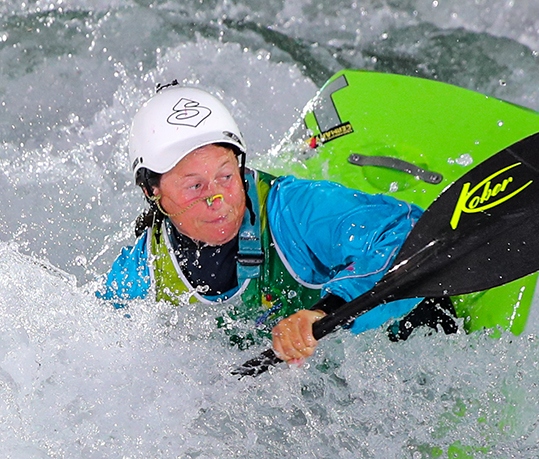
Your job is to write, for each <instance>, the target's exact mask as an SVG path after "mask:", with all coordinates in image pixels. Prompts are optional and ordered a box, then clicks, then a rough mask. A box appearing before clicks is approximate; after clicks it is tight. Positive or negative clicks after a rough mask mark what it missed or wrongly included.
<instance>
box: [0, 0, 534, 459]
mask: <svg viewBox="0 0 539 459" xmlns="http://www.w3.org/2000/svg"><path fill="white" fill-rule="evenodd" d="M466 3H467V4H465V5H463V4H462V2H458V1H456V0H454V1H443V0H439V1H437V2H431V1H419V0H416V1H414V0H408V1H399V2H397V1H389V0H386V1H376V0H370V1H368V2H352V1H334V0H333V1H331V2H330V1H325V0H324V1H314V0H313V1H307V0H294V1H289V2H284V1H276V0H265V1H263V2H262V1H249V2H247V1H243V2H239V1H237V2H233V1H217V0H215V1H211V2H208V1H200V2H199V1H185V2H174V1H168V2H166V1H156V2H151V1H149V0H148V1H142V0H141V1H136V2H135V1H133V2H124V1H112V2H111V1H107V2H104V1H103V2H101V1H90V0H77V1H75V0H73V1H68V0H64V1H62V0H57V1H48V2H42V1H31V2H20V1H9V0H8V1H4V2H3V3H2V4H1V5H0V15H1V17H0V24H1V27H0V68H1V73H0V94H1V105H0V110H1V111H0V113H1V115H0V133H1V136H2V137H1V138H2V144H1V147H0V166H1V167H0V170H1V173H0V185H1V186H2V189H3V202H2V206H1V208H0V223H1V224H0V329H1V333H0V454H1V456H2V457H5V458H15V459H19V458H23V459H24V458H85V459H86V458H118V457H125V458H139V457H140V458H143V457H144V458H147V457H152V458H172V457H181V458H184V457H186V458H195V457H196V458H217V457H219V458H221V457H222V458H225V457H226V458H229V457H259V458H275V457H283V458H284V457H287V458H288V457H294V458H296V457H297V458H313V457H316V458H326V457H342V458H358V457H361V458H381V459H382V458H383V459H387V458H403V457H410V458H413V459H419V458H422V457H429V454H428V451H429V446H431V447H440V448H442V449H443V450H444V454H445V452H446V451H447V449H448V447H449V445H452V444H454V443H455V442H460V443H462V444H463V445H469V446H471V447H474V448H475V449H476V450H477V448H480V447H485V448H486V450H484V451H483V452H481V451H479V452H477V451H476V453H475V457H481V456H485V457H519V458H527V457H529V458H532V457H536V456H537V455H538V453H539V447H538V446H537V442H538V441H539V431H538V430H537V427H538V423H539V389H538V387H537V380H538V379H539V368H538V365H537V362H536V358H535V356H536V355H537V338H536V336H535V334H533V333H530V335H527V336H521V337H512V336H510V335H503V336H502V338H501V339H499V340H493V339H491V338H488V337H487V336H483V335H481V334H475V335H464V334H459V335H454V336H449V337H448V336H443V335H436V336H421V335H418V336H414V337H413V338H411V339H410V340H408V341H407V342H405V343H399V344H392V343H390V342H389V341H388V340H387V339H386V338H385V337H384V335H383V333H381V332H370V333H366V334H364V335H362V336H359V337H352V336H349V335H347V334H346V333H340V334H338V335H336V336H334V337H331V338H329V339H326V340H324V341H323V342H322V343H321V346H320V350H319V351H318V353H317V355H316V356H315V358H313V359H312V360H311V362H310V365H309V366H308V367H306V368H303V369H294V370H287V369H284V368H278V369H276V370H274V371H273V372H272V373H271V374H268V375H265V376H262V377H260V378H257V379H244V380H241V381H238V380H236V379H235V378H233V377H231V376H230V375H229V369H230V368H231V367H233V366H234V365H235V364H238V363H241V362H243V361H244V360H245V359H246V358H250V357H251V356H253V355H255V354H256V352H257V351H259V350H260V349H254V350H250V351H247V352H240V351H237V350H234V349H231V348H229V347H228V346H227V345H226V340H225V338H224V337H223V336H221V335H220V334H219V332H217V331H216V330H215V329H214V319H213V317H214V316H215V315H217V314H218V311H211V310H207V309H205V308H203V307H201V306H192V307H190V308H187V309H180V310H178V309H175V308H170V307H168V306H166V305H164V304H155V303H153V302H151V301H148V302H139V303H136V304H135V305H133V307H132V308H131V310H130V314H131V318H126V317H124V315H123V313H122V312H119V311H115V310H113V309H112V308H111V307H109V306H106V305H103V304H101V303H100V302H98V301H96V300H95V299H94V297H93V281H94V278H95V276H96V275H98V274H100V273H103V272H104V271H105V270H106V269H107V267H108V266H109V265H110V263H111V262H112V260H113V259H114V257H115V255H116V254H117V252H118V250H119V248H120V247H121V246H122V245H124V244H127V243H129V242H132V240H133V234H132V233H133V221H134V219H135V217H136V216H137V214H138V212H139V211H140V210H141V209H142V208H143V207H144V202H143V199H142V197H141V195H140V192H138V191H137V190H136V189H135V188H134V186H133V183H132V179H131V176H130V173H129V168H128V164H127V154H126V153H127V152H126V141H127V129H128V126H129V123H130V120H131V118H132V116H133V114H134V112H135V110H136V108H137V107H138V106H139V105H140V103H141V101H142V100H144V99H146V98H147V97H148V96H149V95H151V94H152V91H153V88H154V86H155V84H156V83H158V82H167V81H170V80H171V79H173V78H177V79H178V80H180V81H182V82H185V83H189V84H198V85H200V86H202V87H204V88H206V89H209V90H211V91H213V92H215V93H217V94H219V95H220V96H221V97H222V98H223V100H224V101H225V103H226V104H227V105H228V106H229V107H230V108H231V110H232V111H233V113H234V115H235V116H236V118H237V120H238V122H239V124H240V125H241V126H242V130H243V131H244V134H245V136H246V138H247V141H248V144H249V145H250V149H251V152H252V153H251V161H253V163H255V164H256V163H263V161H264V153H265V152H266V151H267V150H268V149H269V148H270V147H271V146H272V145H273V144H274V143H275V142H276V141H278V139H279V138H280V137H281V136H282V135H283V133H284V132H285V131H286V129H287V128H288V127H289V126H290V125H291V124H292V122H293V121H294V120H295V119H296V117H297V116H298V114H299V112H300V110H301V109H302V108H303V106H304V104H305V103H306V102H307V101H308V99H309V98H310V97H312V96H313V95H314V93H315V91H316V89H317V88H318V87H319V86H320V85H321V84H322V83H323V81H324V80H325V79H326V78H327V77H328V76H330V75H331V74H332V73H333V72H334V71H336V70H338V69H340V68H342V67H343V66H347V67H357V68H369V69H375V70H380V71H393V72H399V73H406V74H417V75H421V76H427V77H430V78H437V79H439V80H441V81H447V82H450V83H455V84H458V85H460V86H464V87H468V88H471V89H475V90H478V91H481V92H484V93H487V94H491V95H494V96H497V97H501V98H505V99H507V100H510V101H513V102H516V103H519V104H522V105H525V106H528V107H530V108H533V109H536V110H537V109H539V92H538V91H539V89H538V88H539V85H538V78H537V75H538V70H539V69H538V67H539V66H538V60H537V59H538V58H537V53H538V52H539V21H538V20H537V17H538V13H539V7H538V6H536V4H535V3H534V2H532V1H531V0H529V1H523V2H510V1H505V0H504V1H501V0H495V1H491V2H486V1H479V0H476V1H475V2H466ZM532 330H533V329H532ZM430 451H431V453H432V454H431V456H435V455H436V450H430Z"/></svg>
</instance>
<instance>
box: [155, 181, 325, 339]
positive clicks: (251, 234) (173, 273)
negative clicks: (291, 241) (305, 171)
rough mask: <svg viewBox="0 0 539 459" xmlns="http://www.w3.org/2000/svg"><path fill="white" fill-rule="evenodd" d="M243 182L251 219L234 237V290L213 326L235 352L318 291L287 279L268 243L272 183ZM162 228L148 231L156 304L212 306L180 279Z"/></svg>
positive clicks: (304, 305)
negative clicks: (236, 242)
mask: <svg viewBox="0 0 539 459" xmlns="http://www.w3.org/2000/svg"><path fill="white" fill-rule="evenodd" d="M245 176H246V179H247V183H248V187H247V188H248V196H249V198H250V199H251V202H252V204H253V209H254V211H255V219H254V222H251V219H250V215H249V212H246V213H245V217H244V220H243V222H242V226H241V228H240V232H239V252H238V261H237V274H238V289H237V291H236V292H234V293H233V294H231V295H230V297H229V298H226V299H225V300H224V301H223V299H220V300H218V302H220V303H222V302H224V303H225V304H227V305H229V306H230V307H229V308H228V311H227V314H226V315H227V317H225V316H223V317H219V318H218V326H219V327H221V328H225V329H226V330H227V333H228V335H229V336H230V339H231V341H232V342H233V343H234V344H236V345H238V346H239V347H240V348H246V347H248V346H249V345H250V344H252V343H253V342H258V341H259V338H261V337H265V336H268V335H269V332H270V331H271V328H273V326H274V325H275V324H276V323H277V321H278V320H279V319H280V318H283V317H287V316H289V315H291V314H293V313H294V312H296V311H298V310H299V309H307V308H309V307H310V306H311V305H313V304H314V303H315V302H316V301H317V300H318V299H319V298H320V290H319V289H316V288H313V286H312V285H309V286H307V285H302V284H301V283H300V282H299V281H297V280H296V279H295V278H294V276H293V275H292V274H290V272H289V271H288V270H287V268H286V265H285V261H284V260H282V259H281V257H280V255H279V252H278V251H277V249H276V246H275V242H274V241H273V239H272V236H271V231H270V229H269V228H268V225H267V218H266V208H265V207H266V206H265V205H266V198H267V196H268V193H269V190H270V188H271V184H272V181H273V179H274V178H275V177H273V176H270V175H269V174H265V173H263V172H258V171H246V174H245ZM165 224H166V223H165V222H164V221H163V222H162V223H161V228H157V227H153V228H149V229H148V231H151V238H149V239H150V250H151V252H150V253H151V254H152V255H153V256H152V257H150V258H151V259H153V262H152V263H151V267H150V268H151V270H152V277H153V279H154V285H155V291H156V300H157V301H159V300H165V301H168V302H170V303H172V304H175V305H181V304H182V303H183V304H185V303H186V302H187V301H189V302H197V301H198V302H202V303H214V302H215V301H212V300H210V299H208V298H206V297H204V293H203V290H202V289H200V288H199V289H197V288H195V287H194V286H192V285H191V284H190V283H189V281H188V280H187V278H186V276H185V275H184V274H183V273H182V271H181V268H180V267H179V265H178V262H177V259H176V256H175V254H174V251H173V248H172V244H171V242H170V239H169V236H168V231H166V230H165V227H164V225H165ZM158 230H159V231H158ZM157 234H160V237H158V236H157ZM253 323H254V327H253Z"/></svg>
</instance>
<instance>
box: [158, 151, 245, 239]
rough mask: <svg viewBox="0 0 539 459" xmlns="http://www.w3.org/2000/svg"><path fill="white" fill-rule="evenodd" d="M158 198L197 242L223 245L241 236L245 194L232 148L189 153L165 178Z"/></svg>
mask: <svg viewBox="0 0 539 459" xmlns="http://www.w3.org/2000/svg"><path fill="white" fill-rule="evenodd" d="M154 194H155V195H160V196H161V201H160V202H161V206H162V207H163V209H164V210H165V211H166V212H167V213H168V214H171V216H170V219H171V221H172V223H174V225H175V226H176V228H178V230H179V231H180V232H181V233H183V234H185V235H186V236H188V237H190V238H191V239H193V240H196V241H201V242H205V243H207V244H209V245H221V244H225V243H226V242H229V241H230V240H232V239H233V238H234V236H236V234H238V232H239V229H240V226H241V223H242V221H243V215H244V213H245V191H244V188H243V183H242V180H241V175H240V168H239V165H238V160H237V158H236V155H235V154H234V152H233V151H232V150H231V149H229V148H226V147H221V146H218V145H206V146H204V147H201V148H198V149H197V150H194V151H193V152H191V153H189V154H188V155H187V156H186V157H185V158H183V159H182V160H181V161H180V162H179V163H178V164H176V166H175V167H174V168H173V169H171V170H170V171H168V172H166V173H164V174H163V175H162V176H161V181H160V183H159V187H158V188H156V189H155V190H154ZM208 198H210V199H208ZM211 198H213V201H211Z"/></svg>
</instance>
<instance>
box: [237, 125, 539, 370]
mask: <svg viewBox="0 0 539 459" xmlns="http://www.w3.org/2000/svg"><path fill="white" fill-rule="evenodd" d="M537 270H539V133H538V134H534V135H532V136H530V137H527V138H525V139H523V140H521V141H519V142H517V143H515V144H513V145H511V146H510V147H508V148H506V149H504V150H502V151H500V152H499V153H497V154H496V155H494V156H492V157H491V158H489V159H487V160H486V161H484V162H482V163H481V164H479V165H478V166H476V167H474V168H473V169H471V170H470V171H469V172H467V173H466V174H465V175H464V176H462V177H461V178H460V179H459V180H457V181H456V182H454V183H453V184H452V185H451V186H450V187H448V188H446V189H445V190H444V192H442V194H441V195H440V196H439V197H438V198H437V199H436V200H435V201H434V202H433V203H432V204H431V205H430V206H429V208H428V209H427V210H426V211H425V213H424V214H423V215H422V217H421V218H420V219H419V221H418V222H417V224H416V225H415V227H414V229H413V230H412V232H411V233H410V235H409V236H408V238H407V239H406V241H405V242H404V244H403V246H402V248H401V250H400V252H399V254H398V255H397V257H396V259H395V260H394V262H393V264H392V266H391V268H390V269H389V270H388V271H387V273H386V274H385V275H384V277H383V278H382V279H381V280H380V281H379V282H378V283H377V284H376V285H375V286H374V287H373V288H372V290H370V291H368V292H366V293H364V294H363V295H361V296H359V297H358V298H356V299H354V300H352V301H350V302H349V303H346V304H344V305H343V306H341V307H340V308H339V309H338V310H337V311H335V312H333V313H330V314H328V315H327V316H325V317H324V318H322V319H321V320H320V321H318V322H316V323H315V324H314V325H313V334H314V336H315V338H316V339H320V338H322V337H323V336H325V335H327V334H328V333H331V332H332V331H334V330H335V329H337V328H339V327H340V326H342V325H345V324H348V323H351V322H352V321H353V320H354V319H355V318H357V317H358V316H359V315H361V314H363V313H365V312H367V311H369V310H371V309H373V308H374V307H376V306H378V305H379V304H382V303H385V302H389V301H393V300H397V299H403V298H414V297H438V296H447V295H449V296H452V295H462V294H465V293H470V292H475V291H480V290H486V289H490V288H493V287H496V286H499V285H502V284H505V283H508V282H511V281H512V280H515V279H518V278H520V277H524V276H526V275H528V274H530V273H532V272H535V271H537ZM277 362H279V359H278V358H277V357H276V356H275V354H273V352H272V351H271V350H268V351H266V352H265V353H263V354H262V355H261V356H260V357H258V358H255V359H252V360H250V361H249V362H245V364H244V365H243V366H242V367H239V368H238V369H236V370H234V371H233V374H238V375H242V376H244V375H252V376H256V375H257V374H260V373H261V372H263V371H265V369H267V368H268V367H269V366H270V365H274V364H275V363H277Z"/></svg>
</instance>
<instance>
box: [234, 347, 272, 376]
mask: <svg viewBox="0 0 539 459" xmlns="http://www.w3.org/2000/svg"><path fill="white" fill-rule="evenodd" d="M279 362H282V360H281V359H280V358H279V357H277V356H276V355H275V352H273V349H267V350H265V351H264V352H262V353H261V354H260V355H259V356H258V357H255V358H254V359H251V360H247V362H245V363H244V364H243V365H242V366H241V367H238V368H236V369H234V370H232V371H231V372H230V373H231V374H233V375H236V376H239V377H240V378H241V377H243V376H253V377H254V376H258V375H259V374H260V373H264V372H265V371H267V370H268V369H269V368H270V367H273V366H275V365H277V364H278V363H279Z"/></svg>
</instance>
